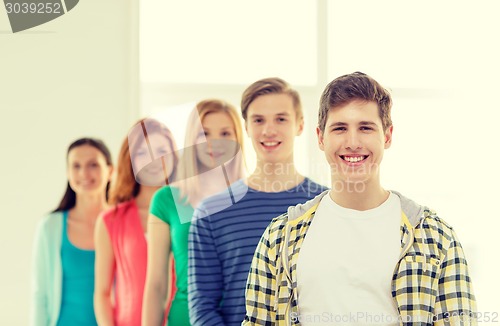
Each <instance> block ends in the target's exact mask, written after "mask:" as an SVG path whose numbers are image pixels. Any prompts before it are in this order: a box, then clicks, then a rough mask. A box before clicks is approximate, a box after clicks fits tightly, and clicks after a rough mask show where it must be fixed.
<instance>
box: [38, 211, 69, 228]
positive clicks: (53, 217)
mask: <svg viewBox="0 0 500 326" xmlns="http://www.w3.org/2000/svg"><path fill="white" fill-rule="evenodd" d="M63 215H64V211H57V212H50V213H48V214H46V215H45V216H43V217H42V219H41V220H40V221H39V222H38V225H39V227H50V226H53V225H57V224H59V223H62V219H63Z"/></svg>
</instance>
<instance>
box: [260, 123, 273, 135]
mask: <svg viewBox="0 0 500 326" xmlns="http://www.w3.org/2000/svg"><path fill="white" fill-rule="evenodd" d="M262 133H263V134H264V136H266V137H272V136H275V135H276V126H275V125H274V123H273V122H272V121H268V122H266V123H265V124H264V129H263V130H262Z"/></svg>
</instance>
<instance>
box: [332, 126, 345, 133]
mask: <svg viewBox="0 0 500 326" xmlns="http://www.w3.org/2000/svg"><path fill="white" fill-rule="evenodd" d="M346 130H347V128H346V127H335V128H333V129H332V131H333V132H343V131H346Z"/></svg>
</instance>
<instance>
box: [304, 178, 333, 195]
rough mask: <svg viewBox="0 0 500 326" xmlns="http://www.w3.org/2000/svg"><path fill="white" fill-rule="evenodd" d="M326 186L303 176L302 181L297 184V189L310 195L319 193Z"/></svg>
mask: <svg viewBox="0 0 500 326" xmlns="http://www.w3.org/2000/svg"><path fill="white" fill-rule="evenodd" d="M328 189H329V188H328V187H325V186H323V185H322V184H319V183H317V182H314V181H313V180H311V179H309V178H308V177H305V178H304V181H303V182H301V183H300V184H299V185H298V186H297V190H298V191H301V192H307V193H308V194H311V195H314V196H315V195H319V194H320V193H322V192H323V191H325V190H328Z"/></svg>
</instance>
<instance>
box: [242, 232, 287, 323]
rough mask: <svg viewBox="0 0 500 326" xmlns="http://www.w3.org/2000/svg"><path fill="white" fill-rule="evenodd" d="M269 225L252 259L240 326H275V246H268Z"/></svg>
mask: <svg viewBox="0 0 500 326" xmlns="http://www.w3.org/2000/svg"><path fill="white" fill-rule="evenodd" d="M271 227H272V224H270V225H269V226H268V227H267V229H266V230H265V231H264V234H263V235H262V237H261V239H260V241H259V244H258V245H257V249H255V253H254V256H253V259H252V265H251V266H250V272H249V274H248V280H247V289H246V293H245V302H246V316H245V320H244V321H243V322H242V324H241V325H242V326H243V325H245V326H249V325H275V324H276V310H275V309H276V308H275V304H276V303H275V300H276V297H275V296H276V295H278V293H277V287H276V260H277V259H280V258H279V257H277V256H276V244H274V245H272V246H271V244H270V240H269V239H270V230H271Z"/></svg>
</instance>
